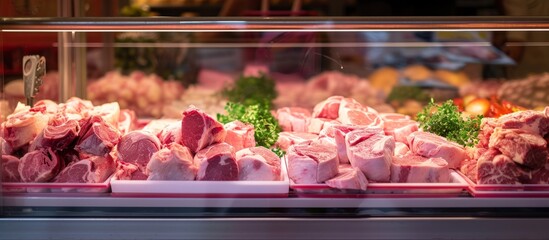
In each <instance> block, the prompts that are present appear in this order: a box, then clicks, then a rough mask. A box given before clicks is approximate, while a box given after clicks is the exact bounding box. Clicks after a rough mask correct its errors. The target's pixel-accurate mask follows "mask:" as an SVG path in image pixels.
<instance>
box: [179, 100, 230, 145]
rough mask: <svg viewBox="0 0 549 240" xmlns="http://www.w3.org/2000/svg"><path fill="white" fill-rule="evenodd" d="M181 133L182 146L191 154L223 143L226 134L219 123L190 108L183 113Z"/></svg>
mask: <svg viewBox="0 0 549 240" xmlns="http://www.w3.org/2000/svg"><path fill="white" fill-rule="evenodd" d="M181 132H182V133H181V143H182V145H184V146H186V147H188V148H189V149H191V151H192V152H193V153H196V152H198V151H200V150H201V149H204V148H205V147H207V146H210V145H212V144H214V143H220V142H223V141H224V140H225V135H226V134H227V132H226V131H225V129H224V128H223V125H222V124H221V123H219V122H218V121H216V120H215V119H213V118H212V117H210V116H208V115H207V114H206V113H204V112H202V111H200V110H198V109H196V108H192V107H191V108H189V109H187V110H186V111H185V112H183V120H182V123H181Z"/></svg>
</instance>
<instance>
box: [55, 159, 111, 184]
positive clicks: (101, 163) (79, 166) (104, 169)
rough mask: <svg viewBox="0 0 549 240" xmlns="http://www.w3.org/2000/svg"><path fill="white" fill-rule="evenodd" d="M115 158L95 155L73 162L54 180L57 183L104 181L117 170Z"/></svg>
mask: <svg viewBox="0 0 549 240" xmlns="http://www.w3.org/2000/svg"><path fill="white" fill-rule="evenodd" d="M115 169H116V167H115V164H114V161H113V159H112V158H111V157H110V156H109V157H98V156H94V157H91V158H87V159H82V160H79V161H77V162H73V163H72V164H70V165H68V166H67V167H66V168H65V169H63V170H62V171H61V172H60V173H59V175H57V177H55V179H54V180H53V182H57V183H102V182H105V181H106V180H107V179H108V178H109V177H110V176H111V175H112V174H113V173H114V171H115Z"/></svg>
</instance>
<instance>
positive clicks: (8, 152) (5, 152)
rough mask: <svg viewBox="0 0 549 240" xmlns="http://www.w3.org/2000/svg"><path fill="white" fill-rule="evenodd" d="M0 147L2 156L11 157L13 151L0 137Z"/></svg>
mask: <svg viewBox="0 0 549 240" xmlns="http://www.w3.org/2000/svg"><path fill="white" fill-rule="evenodd" d="M2 135H3V134H2ZM0 145H1V150H2V155H11V154H12V153H13V149H12V148H11V146H10V144H9V143H8V142H7V141H6V140H5V139H4V138H2V137H0Z"/></svg>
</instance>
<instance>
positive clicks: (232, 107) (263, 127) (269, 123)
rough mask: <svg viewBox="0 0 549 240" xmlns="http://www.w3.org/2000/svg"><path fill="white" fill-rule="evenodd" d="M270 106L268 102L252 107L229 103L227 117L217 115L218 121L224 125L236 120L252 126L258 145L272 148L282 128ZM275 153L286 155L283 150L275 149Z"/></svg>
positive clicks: (252, 105) (226, 108)
mask: <svg viewBox="0 0 549 240" xmlns="http://www.w3.org/2000/svg"><path fill="white" fill-rule="evenodd" d="M270 106H271V105H270V103H269V102H267V101H266V100H262V101H260V102H258V103H255V104H251V105H244V104H241V103H235V102H228V103H227V105H225V110H226V111H227V115H222V114H217V120H218V121H219V122H221V123H223V124H225V123H228V122H232V121H234V120H239V121H241V122H243V123H249V124H252V125H253V126H254V130H255V134H254V137H255V141H256V145H258V146H263V147H266V148H271V147H272V146H273V145H274V144H275V143H276V141H277V139H278V133H280V130H281V128H280V126H279V125H278V121H277V120H276V118H275V117H274V116H273V115H272V114H271V111H270V108H271V107H270ZM273 152H274V153H276V154H277V155H278V156H280V157H281V156H282V155H284V151H282V150H281V149H273Z"/></svg>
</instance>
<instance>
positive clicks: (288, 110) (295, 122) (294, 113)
mask: <svg viewBox="0 0 549 240" xmlns="http://www.w3.org/2000/svg"><path fill="white" fill-rule="evenodd" d="M275 116H276V119H277V120H278V123H279V125H280V127H281V128H282V131H288V132H307V130H308V129H307V128H308V126H309V121H310V119H311V112H310V111H309V110H307V109H305V108H300V107H283V108H279V109H278V110H276V114H275Z"/></svg>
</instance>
